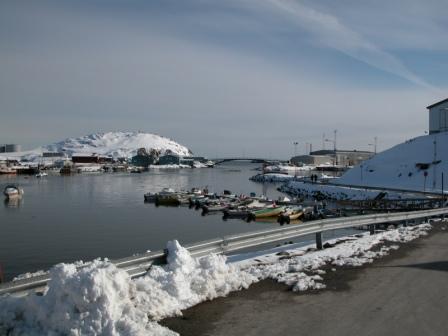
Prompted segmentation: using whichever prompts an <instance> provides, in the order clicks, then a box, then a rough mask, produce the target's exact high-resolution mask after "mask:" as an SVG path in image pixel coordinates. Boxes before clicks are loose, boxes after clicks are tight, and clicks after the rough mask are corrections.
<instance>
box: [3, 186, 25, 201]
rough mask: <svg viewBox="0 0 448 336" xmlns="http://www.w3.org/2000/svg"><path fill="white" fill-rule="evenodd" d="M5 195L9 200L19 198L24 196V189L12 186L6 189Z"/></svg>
mask: <svg viewBox="0 0 448 336" xmlns="http://www.w3.org/2000/svg"><path fill="white" fill-rule="evenodd" d="M3 194H4V195H5V196H6V198H7V199H12V198H18V197H21V196H22V195H23V189H22V188H20V187H18V186H16V185H14V184H10V185H7V186H6V187H5V189H4V190H3Z"/></svg>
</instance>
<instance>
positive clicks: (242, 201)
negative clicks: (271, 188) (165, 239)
mask: <svg viewBox="0 0 448 336" xmlns="http://www.w3.org/2000/svg"><path fill="white" fill-rule="evenodd" d="M144 200H145V202H150V203H155V204H156V205H157V206H159V205H167V206H180V205H188V206H189V207H190V208H193V207H194V208H196V209H202V214H203V215H207V214H213V213H222V214H223V218H224V219H227V218H241V219H245V220H248V221H250V220H263V219H272V218H274V219H277V222H279V223H280V224H285V223H287V224H289V223H291V222H292V221H294V220H300V219H305V218H306V219H310V218H311V217H310V216H312V214H313V213H314V212H313V207H312V206H304V205H302V204H300V202H299V201H298V200H290V199H288V198H286V197H285V198H283V199H278V200H276V201H273V200H269V199H267V198H266V197H263V196H261V197H257V196H255V195H254V194H251V195H250V196H245V195H234V194H232V193H231V192H229V191H224V192H223V193H222V194H221V195H218V194H216V193H209V192H208V191H207V190H201V189H196V188H194V189H192V190H191V191H175V190H173V189H171V188H165V189H163V190H162V191H160V192H157V193H151V192H149V193H147V194H145V195H144Z"/></svg>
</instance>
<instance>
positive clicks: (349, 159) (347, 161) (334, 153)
mask: <svg viewBox="0 0 448 336" xmlns="http://www.w3.org/2000/svg"><path fill="white" fill-rule="evenodd" d="M310 155H313V156H314V155H325V156H330V157H331V158H332V161H333V164H334V165H338V166H345V167H346V166H356V165H357V164H359V163H361V162H362V161H365V160H367V159H370V158H371V157H372V156H373V155H375V153H373V152H369V151H358V150H356V149H355V150H340V149H337V150H334V149H332V150H327V149H323V150H318V151H314V152H311V153H310Z"/></svg>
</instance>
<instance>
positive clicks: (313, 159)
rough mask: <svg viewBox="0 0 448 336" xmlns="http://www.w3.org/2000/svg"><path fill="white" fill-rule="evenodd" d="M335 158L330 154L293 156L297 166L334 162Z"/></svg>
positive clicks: (293, 162)
mask: <svg viewBox="0 0 448 336" xmlns="http://www.w3.org/2000/svg"><path fill="white" fill-rule="evenodd" d="M333 161H334V158H333V157H332V156H330V155H298V156H294V157H292V158H291V160H290V162H291V163H292V164H293V165H295V166H302V165H314V166H318V165H324V164H333Z"/></svg>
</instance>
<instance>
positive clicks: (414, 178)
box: [334, 132, 448, 192]
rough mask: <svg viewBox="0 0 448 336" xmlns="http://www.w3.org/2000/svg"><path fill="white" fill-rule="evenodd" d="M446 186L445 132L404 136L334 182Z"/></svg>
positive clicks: (401, 186) (447, 141) (413, 187)
mask: <svg viewBox="0 0 448 336" xmlns="http://www.w3.org/2000/svg"><path fill="white" fill-rule="evenodd" d="M442 173H444V186H443V187H444V190H446V189H448V188H447V187H448V185H447V182H448V132H442V133H435V134H431V135H426V136H421V137H418V138H414V139H411V140H408V141H406V142H404V143H401V144H399V145H397V146H395V147H392V148H390V149H388V150H386V151H384V152H382V153H379V154H377V155H375V156H374V157H372V158H371V159H369V160H367V161H364V162H363V163H362V164H360V165H358V166H356V167H354V168H353V169H351V170H349V171H348V172H347V173H346V174H344V175H343V176H342V177H341V178H340V179H339V180H338V181H335V182H334V183H336V184H337V183H340V184H350V185H357V186H369V187H383V188H395V189H406V190H417V191H434V192H440V191H441V190H442Z"/></svg>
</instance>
